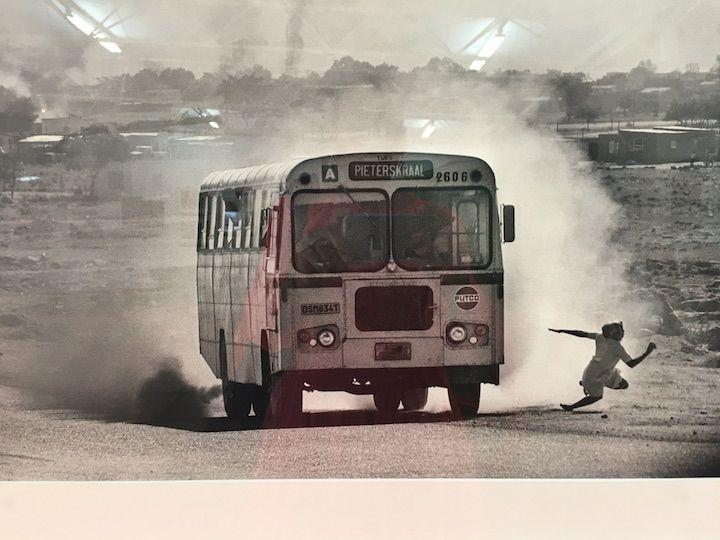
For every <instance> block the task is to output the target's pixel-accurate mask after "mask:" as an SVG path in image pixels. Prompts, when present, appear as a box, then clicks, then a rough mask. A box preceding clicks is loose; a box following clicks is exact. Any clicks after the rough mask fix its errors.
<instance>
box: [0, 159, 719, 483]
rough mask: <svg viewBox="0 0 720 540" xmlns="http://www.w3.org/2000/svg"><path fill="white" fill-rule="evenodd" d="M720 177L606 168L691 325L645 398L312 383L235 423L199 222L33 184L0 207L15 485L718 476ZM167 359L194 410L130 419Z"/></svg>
mask: <svg viewBox="0 0 720 540" xmlns="http://www.w3.org/2000/svg"><path fill="white" fill-rule="evenodd" d="M714 171H715V170H714V169H710V170H700V171H680V170H678V171H652V170H638V171H635V170H632V171H631V170H627V171H612V172H610V171H608V172H605V173H602V174H603V175H604V176H603V179H602V182H603V183H604V184H605V187H606V189H607V190H608V191H609V192H610V193H611V194H612V195H613V197H614V198H615V199H616V200H617V201H618V202H620V204H622V205H623V207H624V208H625V210H626V211H627V214H628V220H627V221H626V222H625V226H624V227H623V228H621V229H620V230H619V231H618V233H617V235H616V237H617V238H616V241H617V242H618V244H619V245H622V246H625V248H626V249H628V250H630V251H631V252H633V253H634V257H633V260H632V261H631V268H630V271H631V274H632V279H633V280H634V283H635V286H636V287H637V290H638V291H641V292H643V293H648V294H649V293H662V294H663V295H664V297H665V298H666V299H667V301H668V302H669V305H671V306H672V308H670V309H672V310H673V312H672V314H673V315H675V316H677V318H678V321H679V322H680V324H681V325H682V330H679V331H678V332H677V333H676V335H672V334H673V333H672V332H669V334H671V335H661V334H663V332H661V331H660V330H659V329H658V328H655V329H649V330H647V332H648V336H647V337H648V338H649V339H650V338H651V339H652V340H653V341H655V342H657V344H658V346H659V351H658V353H657V354H656V355H654V356H653V359H652V361H650V360H648V361H646V362H645V363H644V364H643V365H642V366H641V368H638V369H637V370H634V371H633V374H632V375H633V376H632V379H631V385H632V386H631V389H630V390H629V391H627V392H615V393H612V392H610V393H609V395H608V397H607V398H606V399H604V400H603V401H602V402H599V403H598V404H596V405H594V406H593V407H591V408H589V410H588V411H586V412H585V411H583V412H577V413H574V414H566V413H563V412H561V411H560V410H559V409H558V407H557V405H556V404H555V405H550V403H547V404H545V403H544V402H533V401H532V399H530V398H527V399H525V402H526V403H534V406H532V407H517V406H508V405H507V404H506V403H505V401H503V399H502V395H501V392H502V387H501V389H494V388H490V389H488V390H487V391H486V392H485V395H484V397H483V401H482V403H481V410H480V414H479V415H478V416H477V417H476V418H474V419H473V420H470V421H466V422H459V421H454V420H452V419H451V418H450V417H449V416H448V413H447V409H448V407H447V404H446V398H445V397H444V395H443V394H442V392H441V391H440V390H437V391H433V392H432V393H431V403H432V404H433V406H432V407H430V409H429V411H425V412H420V413H402V412H401V413H398V414H397V415H393V416H383V415H379V414H378V413H375V412H374V411H372V410H371V407H370V404H369V402H368V401H366V402H363V401H362V399H351V400H349V401H348V400H342V399H340V398H338V399H337V400H335V401H333V400H332V399H330V400H326V399H323V398H321V397H320V396H318V395H317V394H312V395H309V396H307V399H306V405H307V406H306V412H305V413H304V415H303V419H302V425H300V426H297V427H293V428H286V429H276V428H272V427H262V426H257V425H253V424H252V423H251V424H250V425H248V426H241V425H236V424H233V423H231V422H229V421H228V420H227V419H225V418H224V417H222V416H221V409H220V405H219V403H218V401H217V399H214V397H213V396H214V395H215V394H214V392H215V390H214V389H215V388H216V385H217V381H216V380H215V379H214V378H213V377H212V376H211V374H210V372H209V370H208V368H207V367H206V366H205V365H204V363H203V361H202V359H201V358H200V357H199V356H198V354H197V342H196V339H197V333H196V332H197V330H196V328H197V321H196V311H195V289H194V246H193V239H194V227H195V224H194V221H193V217H192V215H191V213H189V212H182V211H178V212H174V211H171V212H168V213H167V214H166V216H165V219H164V220H157V219H154V220H153V219H147V220H132V221H128V220H123V219H122V217H121V215H120V208H119V205H118V203H113V202H108V203H98V202H96V201H92V200H89V199H87V198H86V197H85V196H83V195H73V194H72V193H70V192H64V193H51V192H47V191H46V192H43V191H37V190H36V191H31V192H27V193H20V194H19V196H18V198H17V199H16V201H14V202H12V203H10V202H5V203H3V206H2V207H0V247H1V248H2V251H0V269H1V270H2V273H1V274H0V409H2V410H0V479H3V480H8V479H18V480H19V479H24V480H28V479H57V480H60V479H170V478H271V477H272V478H274V477H301V478H318V477H323V478H324V477H668V476H705V475H714V476H717V475H719V474H720V461H719V459H720V392H719V391H718V389H719V388H720V370H718V369H716V368H714V367H713V366H717V359H718V353H717V352H715V351H714V346H715V345H714V343H713V342H712V336H713V328H715V327H716V326H718V324H719V323H718V321H720V307H717V308H716V307H715V305H714V304H713V303H712V302H713V301H715V298H714V297H713V296H712V294H713V292H712V291H715V293H717V284H718V283H720V281H719V280H720V262H719V261H718V253H717V245H718V244H717V242H718V240H720V236H719V234H718V231H719V230H720V226H719V225H720V208H718V204H719V203H718V200H717V197H715V198H712V197H710V196H709V195H710V194H712V193H715V194H716V193H717V191H716V188H717V185H719V184H718V179H717V176H718V174H716V173H715V172H714ZM68 184H69V183H66V185H68ZM168 208H172V206H169V207H168ZM703 302H705V303H703ZM653 332H656V333H655V334H653ZM666 334H667V332H666ZM161 366H166V367H168V369H169V371H170V373H174V374H175V375H176V376H175V378H171V380H170V381H169V382H168V385H166V387H167V388H168V393H169V394H173V395H179V396H182V399H181V404H182V406H183V407H186V409H185V410H186V411H187V412H188V416H189V417H194V418H195V419H194V420H185V421H175V422H168V421H161V420H157V421H152V422H145V423H135V422H133V421H132V418H135V417H137V412H138V411H137V407H138V400H137V397H138V394H139V392H140V391H141V389H142V387H143V384H145V382H146V381H147V380H148V379H151V378H152V377H153V376H154V375H155V374H156V373H157V371H158V369H159V367H161ZM573 391H577V392H578V393H579V390H577V389H573ZM166 397H167V396H166ZM562 397H563V399H564V398H567V399H570V398H572V397H573V396H562ZM578 397H579V396H578ZM163 399H164V398H163V397H162V396H161V397H159V398H158V400H159V401H158V402H156V403H150V405H151V406H152V407H155V408H156V410H157V408H158V407H159V408H160V409H162V407H163V406H164V404H163V402H162V400H163ZM559 399H560V397H558V401H559ZM443 400H445V401H443ZM338 403H339V404H340V406H338V405H337V404H338ZM146 405H147V404H146ZM350 408H355V409H356V410H347V409H350ZM342 409H346V410H342ZM198 415H199V416H198Z"/></svg>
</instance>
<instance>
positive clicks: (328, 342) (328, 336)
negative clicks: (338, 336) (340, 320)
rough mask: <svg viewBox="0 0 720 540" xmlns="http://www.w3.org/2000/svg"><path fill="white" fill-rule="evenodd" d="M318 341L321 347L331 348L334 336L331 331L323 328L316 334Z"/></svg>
mask: <svg viewBox="0 0 720 540" xmlns="http://www.w3.org/2000/svg"><path fill="white" fill-rule="evenodd" d="M318 341H319V342H320V345H322V346H323V347H332V344H333V343H335V334H334V333H333V331H332V330H329V329H327V328H325V329H324V330H321V331H320V333H319V334H318Z"/></svg>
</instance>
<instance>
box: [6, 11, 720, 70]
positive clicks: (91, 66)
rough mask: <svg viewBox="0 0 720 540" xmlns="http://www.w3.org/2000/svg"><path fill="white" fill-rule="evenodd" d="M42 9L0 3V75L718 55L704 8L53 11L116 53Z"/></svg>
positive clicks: (718, 36)
mask: <svg viewBox="0 0 720 540" xmlns="http://www.w3.org/2000/svg"><path fill="white" fill-rule="evenodd" d="M53 1H55V2H56V3H58V2H59V0H3V17H2V18H1V19H0V69H2V68H3V66H5V69H7V66H8V65H9V64H11V65H15V66H17V65H19V64H22V63H23V62H25V63H31V62H33V61H35V60H34V59H36V58H38V57H40V58H44V59H45V60H47V59H51V61H52V62H54V63H56V64H59V65H66V64H67V65H68V66H70V68H69V69H72V70H73V73H72V75H73V77H75V78H84V79H87V78H93V77H96V76H98V75H108V74H114V73H122V72H125V71H135V70H137V69H139V68H141V67H144V66H151V67H152V66H173V67H175V66H183V67H187V68H189V69H192V70H193V71H195V72H196V73H202V72H204V71H214V70H217V69H218V68H220V67H223V66H225V67H226V68H227V67H228V66H230V67H234V68H240V69H242V68H243V67H249V66H251V65H253V64H256V63H259V64H263V65H265V66H266V67H268V68H269V69H270V70H271V71H272V72H273V73H274V74H275V75H279V74H280V73H282V72H292V73H294V74H303V73H307V72H309V71H318V72H322V71H324V70H325V69H327V68H328V67H329V66H330V64H331V63H332V61H333V60H334V59H336V58H339V57H342V56H345V55H349V56H353V57H355V58H358V59H361V60H367V61H370V62H372V63H382V62H388V63H391V64H394V65H397V66H399V67H400V68H401V69H410V68H412V67H415V66H418V65H424V64H425V63H427V61H428V60H429V59H430V58H432V57H433V56H441V57H442V56H448V57H450V58H452V59H453V60H455V61H457V62H458V63H460V64H462V65H464V66H470V65H471V64H472V63H473V62H474V61H478V59H479V60H480V64H476V65H482V69H485V70H491V71H493V70H496V69H530V70H532V71H536V72H544V71H545V70H547V69H560V70H563V71H584V72H586V73H588V74H590V75H593V76H599V75H602V74H604V73H606V72H608V71H620V70H628V69H630V68H632V67H633V66H635V65H637V64H638V62H640V60H643V59H651V60H652V61H653V62H654V63H655V64H656V65H657V66H658V68H659V70H660V71H672V70H674V69H680V70H685V69H686V67H687V65H688V64H690V63H697V64H699V67H700V68H701V69H708V68H709V67H711V66H712V64H713V63H714V60H715V56H716V55H717V54H719V53H720V2H717V1H716V0H689V1H687V2H676V1H670V0H642V1H640V0H624V1H622V0H603V1H597V0H586V1H577V0H535V1H530V0H516V1H512V0H505V1H499V0H491V1H477V0H475V1H472V0H448V1H446V2H438V1H430V0H414V1H412V0H395V1H393V2H389V1H379V0H366V1H359V0H356V1H352V0H350V1H347V2H342V3H338V2H335V1H334V0H263V1H260V0H248V1H239V0H153V1H152V2H148V1H147V0H74V1H64V2H63V3H65V4H75V5H77V6H79V7H80V8H81V9H82V10H84V11H85V13H86V14H88V15H90V16H91V17H94V18H95V19H96V20H105V24H106V25H112V28H110V33H111V34H112V40H113V41H114V42H116V43H117V44H118V48H120V49H121V50H122V52H121V53H118V54H113V53H112V52H108V51H107V50H105V49H103V48H102V47H100V46H98V44H97V42H94V41H93V40H91V39H90V38H87V37H86V36H84V35H82V34H81V33H80V32H79V31H78V30H77V29H76V28H74V27H73V26H71V25H70V23H69V22H68V21H67V20H65V19H63V17H62V15H61V14H60V13H58V11H56V10H55V9H54V8H53V7H51V4H52V2H53ZM486 28H489V29H490V30H489V31H488V32H487V34H485V35H483V36H482V37H481V38H480V39H476V37H477V36H478V34H480V32H482V31H483V29H486ZM497 34H501V36H502V37H497ZM491 42H494V43H491ZM495 49H496V50H495ZM493 51H494V54H489V53H492V52H493ZM38 62H40V60H38Z"/></svg>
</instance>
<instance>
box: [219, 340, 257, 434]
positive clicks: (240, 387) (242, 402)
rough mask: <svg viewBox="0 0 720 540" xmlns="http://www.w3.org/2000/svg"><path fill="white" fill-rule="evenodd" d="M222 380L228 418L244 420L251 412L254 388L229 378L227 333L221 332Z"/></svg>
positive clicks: (224, 403) (220, 357)
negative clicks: (226, 345)
mask: <svg viewBox="0 0 720 540" xmlns="http://www.w3.org/2000/svg"><path fill="white" fill-rule="evenodd" d="M218 353H219V354H218V358H219V360H220V381H221V383H222V396H223V405H224V406H225V414H227V416H228V418H233V419H241V420H244V419H246V418H247V417H248V415H249V414H250V404H251V403H252V395H253V392H252V388H251V387H250V385H247V384H238V383H236V382H233V381H230V380H228V366H227V348H226V347H225V334H224V332H221V333H220V349H219V351H218Z"/></svg>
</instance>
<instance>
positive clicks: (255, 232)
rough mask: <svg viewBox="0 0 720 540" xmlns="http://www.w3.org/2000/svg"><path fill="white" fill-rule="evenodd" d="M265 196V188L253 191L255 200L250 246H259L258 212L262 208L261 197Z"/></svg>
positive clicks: (259, 212)
mask: <svg viewBox="0 0 720 540" xmlns="http://www.w3.org/2000/svg"><path fill="white" fill-rule="evenodd" d="M264 197H265V190H258V191H256V192H255V200H254V204H253V208H252V216H253V223H252V243H251V247H253V248H259V247H260V214H261V213H262V209H263V199H264Z"/></svg>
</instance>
